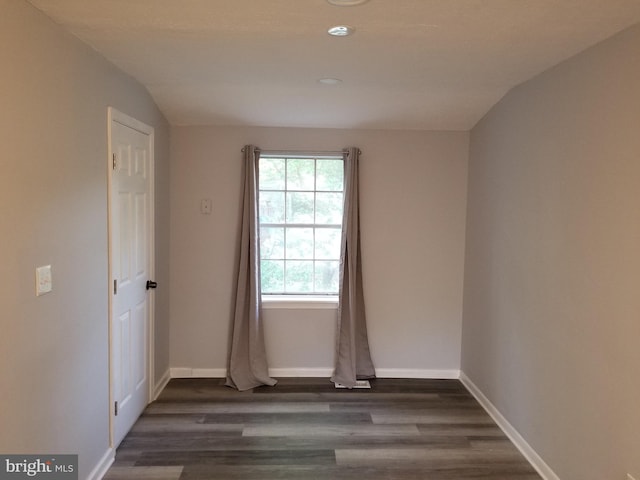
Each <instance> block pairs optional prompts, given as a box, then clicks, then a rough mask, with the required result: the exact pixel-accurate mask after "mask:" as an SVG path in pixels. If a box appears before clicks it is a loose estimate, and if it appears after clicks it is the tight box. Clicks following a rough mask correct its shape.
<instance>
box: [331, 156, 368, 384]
mask: <svg viewBox="0 0 640 480" xmlns="http://www.w3.org/2000/svg"><path fill="white" fill-rule="evenodd" d="M359 160H360V150H358V149H357V148H354V147H351V148H348V149H346V150H345V155H344V173H345V175H344V212H343V219H342V250H341V254H340V293H339V301H338V330H337V335H336V360H335V361H336V364H335V370H334V372H333V376H332V377H331V381H333V382H335V383H339V384H342V385H344V386H346V387H353V386H355V384H356V379H365V378H373V377H375V368H374V367H373V362H372V361H371V354H370V352H369V340H368V338H367V323H366V316H365V310H364V292H363V289H362V262H361V255H360V214H359V205H358V170H359V168H358V167H359Z"/></svg>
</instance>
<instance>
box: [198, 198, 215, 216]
mask: <svg viewBox="0 0 640 480" xmlns="http://www.w3.org/2000/svg"><path fill="white" fill-rule="evenodd" d="M212 204H213V202H212V201H211V199H210V198H203V199H202V200H200V213H202V214H203V215H210V214H211V208H212Z"/></svg>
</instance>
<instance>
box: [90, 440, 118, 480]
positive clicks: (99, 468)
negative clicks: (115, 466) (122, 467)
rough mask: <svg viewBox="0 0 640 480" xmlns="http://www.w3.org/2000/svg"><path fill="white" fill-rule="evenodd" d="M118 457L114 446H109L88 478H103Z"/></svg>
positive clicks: (98, 479)
mask: <svg viewBox="0 0 640 480" xmlns="http://www.w3.org/2000/svg"><path fill="white" fill-rule="evenodd" d="M115 459H116V452H115V450H114V449H113V448H109V449H108V450H107V451H106V452H105V454H104V455H103V456H102V458H101V459H100V461H99V462H98V464H97V465H96V466H95V467H94V468H93V470H91V473H90V474H89V476H88V477H87V480H101V479H102V477H104V476H105V474H106V473H107V470H109V467H110V466H111V464H112V463H113V461H114V460H115Z"/></svg>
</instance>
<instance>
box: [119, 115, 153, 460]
mask: <svg viewBox="0 0 640 480" xmlns="http://www.w3.org/2000/svg"><path fill="white" fill-rule="evenodd" d="M109 117H110V121H109V124H110V142H109V143H110V159H109V161H110V165H109V170H110V187H109V191H110V195H109V206H110V208H109V211H110V215H109V217H110V222H109V232H110V235H109V236H110V242H109V244H110V262H109V263H110V289H111V294H110V300H111V301H110V316H111V319H110V330H111V332H110V334H111V343H110V356H111V400H112V415H111V432H112V445H113V447H114V448H115V447H117V446H118V445H119V444H120V442H121V441H122V439H123V438H124V436H125V435H126V434H127V432H128V431H129V430H130V429H131V427H132V426H133V424H134V423H135V421H136V420H137V418H138V417H139V416H140V414H141V413H142V411H143V410H144V408H145V407H146V405H147V404H148V403H149V384H150V383H149V378H150V376H151V371H150V365H151V363H150V351H151V349H150V341H149V339H150V338H151V336H150V332H151V325H152V314H153V309H152V301H151V292H152V291H153V290H149V289H148V286H147V282H148V281H150V280H153V277H152V274H153V272H152V267H153V236H152V232H153V228H152V227H153V225H152V223H153V222H152V218H153V212H152V205H153V203H152V197H153V182H152V180H153V129H151V127H148V126H146V125H143V124H141V123H140V122H137V121H135V120H133V119H131V118H129V117H126V116H125V115H123V114H120V113H119V112H116V111H115V110H110V115H109Z"/></svg>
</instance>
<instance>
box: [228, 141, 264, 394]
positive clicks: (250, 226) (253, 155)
mask: <svg viewBox="0 0 640 480" xmlns="http://www.w3.org/2000/svg"><path fill="white" fill-rule="evenodd" d="M243 152H244V194H243V201H242V232H241V238H240V257H239V259H238V278H237V288H236V301H235V313H234V317H233V324H232V325H231V329H232V335H231V345H230V348H229V358H228V369H227V372H228V373H227V382H226V384H227V385H228V386H230V387H234V388H237V389H238V390H249V389H251V388H254V387H258V386H260V385H275V384H276V380H274V379H273V378H270V377H269V368H268V365H267V356H266V352H265V346H264V333H263V330H262V301H261V295H260V236H259V234H258V233H259V228H258V159H259V157H260V151H259V150H258V149H257V148H256V147H254V146H253V145H247V146H246V147H244V149H243Z"/></svg>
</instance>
